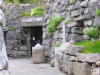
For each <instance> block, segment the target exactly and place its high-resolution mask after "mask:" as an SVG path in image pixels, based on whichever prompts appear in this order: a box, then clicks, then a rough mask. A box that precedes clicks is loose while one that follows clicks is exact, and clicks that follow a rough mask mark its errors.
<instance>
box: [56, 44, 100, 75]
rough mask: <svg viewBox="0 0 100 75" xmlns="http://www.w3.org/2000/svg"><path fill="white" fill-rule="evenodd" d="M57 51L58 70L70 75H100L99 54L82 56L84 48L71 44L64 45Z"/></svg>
mask: <svg viewBox="0 0 100 75" xmlns="http://www.w3.org/2000/svg"><path fill="white" fill-rule="evenodd" d="M65 45H66V46H65ZM55 50H56V51H55V68H56V69H59V70H61V71H63V72H64V73H66V74H68V75H100V54H99V53H95V54H93V53H90V54H82V53H80V51H81V50H82V47H77V46H74V45H72V44H70V43H64V44H63V45H62V46H61V47H59V48H56V49H55Z"/></svg>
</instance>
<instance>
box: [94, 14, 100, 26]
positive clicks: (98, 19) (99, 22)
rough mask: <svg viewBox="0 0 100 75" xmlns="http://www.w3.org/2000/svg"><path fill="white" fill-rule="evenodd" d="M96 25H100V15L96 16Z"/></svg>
mask: <svg viewBox="0 0 100 75" xmlns="http://www.w3.org/2000/svg"><path fill="white" fill-rule="evenodd" d="M94 25H95V26H100V16H96V17H95V21H94Z"/></svg>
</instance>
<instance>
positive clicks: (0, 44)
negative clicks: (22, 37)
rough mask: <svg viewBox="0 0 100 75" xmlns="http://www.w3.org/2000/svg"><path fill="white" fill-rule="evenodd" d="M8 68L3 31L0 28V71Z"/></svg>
mask: <svg viewBox="0 0 100 75" xmlns="http://www.w3.org/2000/svg"><path fill="white" fill-rule="evenodd" d="M7 68H8V59H7V55H6V47H5V43H4V39H3V31H2V29H1V26H0V70H5V69H7Z"/></svg>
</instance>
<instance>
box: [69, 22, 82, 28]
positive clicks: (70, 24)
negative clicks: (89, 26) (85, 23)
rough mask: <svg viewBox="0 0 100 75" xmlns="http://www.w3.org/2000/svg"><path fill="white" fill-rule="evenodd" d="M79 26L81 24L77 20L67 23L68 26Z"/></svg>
mask: <svg viewBox="0 0 100 75" xmlns="http://www.w3.org/2000/svg"><path fill="white" fill-rule="evenodd" d="M77 26H81V25H80V24H78V23H77V22H70V23H68V24H67V27H77Z"/></svg>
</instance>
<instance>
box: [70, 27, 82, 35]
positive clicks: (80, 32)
mask: <svg viewBox="0 0 100 75" xmlns="http://www.w3.org/2000/svg"><path fill="white" fill-rule="evenodd" d="M71 32H72V33H76V34H83V31H82V28H81V27H73V28H72V29H71Z"/></svg>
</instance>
